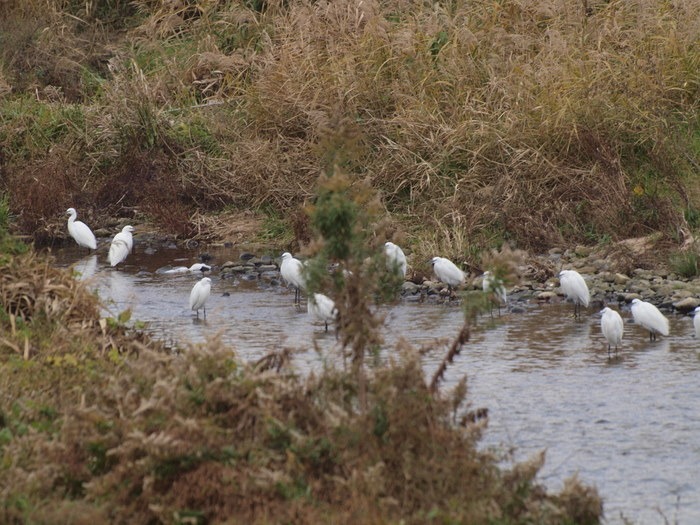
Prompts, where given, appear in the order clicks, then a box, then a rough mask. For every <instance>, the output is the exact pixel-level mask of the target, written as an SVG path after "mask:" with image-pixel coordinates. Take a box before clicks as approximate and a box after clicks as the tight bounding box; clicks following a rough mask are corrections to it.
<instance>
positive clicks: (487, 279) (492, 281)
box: [481, 270, 508, 313]
mask: <svg viewBox="0 0 700 525" xmlns="http://www.w3.org/2000/svg"><path fill="white" fill-rule="evenodd" d="M481 289H482V290H483V291H484V293H487V294H493V296H494V297H495V298H496V300H497V301H498V311H499V313H500V311H501V305H506V304H508V295H507V293H506V287H505V286H503V283H502V282H501V281H500V279H496V277H495V276H494V275H493V274H492V273H491V272H490V271H488V270H487V271H485V272H484V275H483V276H482V281H481Z"/></svg>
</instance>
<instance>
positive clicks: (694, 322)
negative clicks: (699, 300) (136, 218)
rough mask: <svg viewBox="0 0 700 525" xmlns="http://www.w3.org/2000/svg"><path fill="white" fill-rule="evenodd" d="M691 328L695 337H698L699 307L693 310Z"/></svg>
mask: <svg viewBox="0 0 700 525" xmlns="http://www.w3.org/2000/svg"><path fill="white" fill-rule="evenodd" d="M693 314H694V317H693V328H695V337H700V306H698V307H697V308H696V309H695V310H693Z"/></svg>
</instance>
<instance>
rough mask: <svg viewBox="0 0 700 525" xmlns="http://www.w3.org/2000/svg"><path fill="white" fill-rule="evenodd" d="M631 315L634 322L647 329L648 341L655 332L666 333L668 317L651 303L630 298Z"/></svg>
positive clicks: (652, 337) (653, 337) (654, 335)
mask: <svg viewBox="0 0 700 525" xmlns="http://www.w3.org/2000/svg"><path fill="white" fill-rule="evenodd" d="M632 317H633V318H634V322H635V323H637V324H638V325H640V326H642V327H644V328H646V329H647V330H649V341H651V340H652V339H656V335H657V334H661V335H668V319H667V318H666V316H665V315H664V314H662V313H661V312H660V311H659V309H658V308H657V307H656V306H654V305H653V304H651V303H648V302H646V301H642V300H640V299H632Z"/></svg>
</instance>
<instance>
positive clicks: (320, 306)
mask: <svg viewBox="0 0 700 525" xmlns="http://www.w3.org/2000/svg"><path fill="white" fill-rule="evenodd" d="M306 306H307V310H308V312H309V313H310V314H311V315H313V316H314V317H316V319H318V320H320V321H323V322H324V324H325V325H326V332H327V331H328V323H329V322H335V321H336V319H337V318H338V309H337V308H336V307H335V303H334V302H333V299H331V298H330V297H328V296H327V295H323V294H322V293H315V294H313V296H309V297H308V299H307V300H306Z"/></svg>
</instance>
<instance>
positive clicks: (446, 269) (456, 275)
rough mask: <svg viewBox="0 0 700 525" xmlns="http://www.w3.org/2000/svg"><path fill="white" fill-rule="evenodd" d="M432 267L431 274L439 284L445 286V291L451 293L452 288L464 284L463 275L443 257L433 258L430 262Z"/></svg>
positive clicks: (453, 264)
mask: <svg viewBox="0 0 700 525" xmlns="http://www.w3.org/2000/svg"><path fill="white" fill-rule="evenodd" d="M430 263H431V264H432V265H433V272H435V276H436V277H437V278H438V279H439V280H440V282H442V283H445V284H446V285H447V289H448V290H449V291H450V293H452V287H454V286H459V285H461V284H464V279H465V277H466V276H465V274H464V272H463V271H462V270H460V269H459V268H457V265H456V264H455V263H453V262H452V261H450V260H449V259H445V258H444V257H433V258H432V259H431V260H430Z"/></svg>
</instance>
